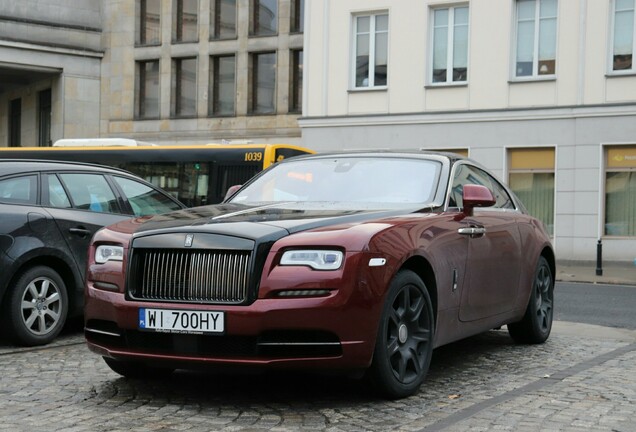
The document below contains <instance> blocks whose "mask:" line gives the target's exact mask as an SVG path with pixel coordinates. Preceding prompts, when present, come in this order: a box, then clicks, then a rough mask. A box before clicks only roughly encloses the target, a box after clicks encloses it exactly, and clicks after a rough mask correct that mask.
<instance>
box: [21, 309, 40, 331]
mask: <svg viewBox="0 0 636 432" xmlns="http://www.w3.org/2000/svg"><path fill="white" fill-rule="evenodd" d="M37 317H38V312H37V311H36V310H35V309H33V310H32V311H31V314H30V315H29V317H28V318H27V319H26V320H25V321H24V324H25V325H26V326H27V328H29V329H30V328H31V327H32V326H33V323H34V322H35V320H36V318H37Z"/></svg>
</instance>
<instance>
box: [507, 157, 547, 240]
mask: <svg viewBox="0 0 636 432" xmlns="http://www.w3.org/2000/svg"><path fill="white" fill-rule="evenodd" d="M554 160H555V159H554V148H538V149H536V148H535V149H510V150H508V161H509V165H508V166H509V172H508V185H509V186H510V189H511V190H512V191H513V192H514V193H515V194H516V195H517V197H519V199H520V200H521V202H522V203H523V204H524V205H525V207H526V208H527V209H528V212H529V213H530V214H531V215H532V216H534V217H536V218H537V219H539V220H540V221H542V222H543V223H544V225H545V227H546V229H547V230H548V233H549V234H550V235H553V234H554Z"/></svg>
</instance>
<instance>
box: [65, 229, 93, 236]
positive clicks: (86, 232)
mask: <svg viewBox="0 0 636 432" xmlns="http://www.w3.org/2000/svg"><path fill="white" fill-rule="evenodd" d="M68 232H70V233H71V234H75V235H78V236H80V237H86V236H87V235H89V234H90V233H91V232H90V231H89V230H87V229H86V228H69V230H68Z"/></svg>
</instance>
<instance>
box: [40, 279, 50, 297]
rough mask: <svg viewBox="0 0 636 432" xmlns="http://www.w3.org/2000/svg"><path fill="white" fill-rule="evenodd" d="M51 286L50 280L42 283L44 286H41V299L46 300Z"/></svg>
mask: <svg viewBox="0 0 636 432" xmlns="http://www.w3.org/2000/svg"><path fill="white" fill-rule="evenodd" d="M49 285H50V282H49V280H48V279H44V280H43V281H42V285H40V293H39V297H41V298H45V297H46V293H47V292H48V291H49Z"/></svg>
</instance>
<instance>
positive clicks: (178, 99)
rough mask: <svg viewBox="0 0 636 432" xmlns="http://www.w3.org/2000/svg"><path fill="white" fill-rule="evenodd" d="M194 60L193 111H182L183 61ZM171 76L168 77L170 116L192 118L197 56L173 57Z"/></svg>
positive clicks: (195, 105) (193, 113)
mask: <svg viewBox="0 0 636 432" xmlns="http://www.w3.org/2000/svg"><path fill="white" fill-rule="evenodd" d="M184 60H194V112H192V113H183V112H182V110H183V107H182V95H183V83H182V81H181V78H182V76H183V61H184ZM171 66H172V67H171V78H170V116H171V117H172V118H193V117H196V116H197V94H198V88H197V77H198V67H199V62H198V59H197V57H191V56H188V57H173V58H172V65H171Z"/></svg>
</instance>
